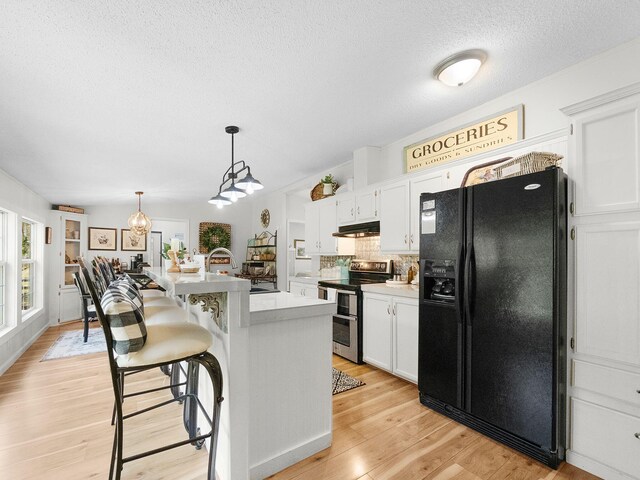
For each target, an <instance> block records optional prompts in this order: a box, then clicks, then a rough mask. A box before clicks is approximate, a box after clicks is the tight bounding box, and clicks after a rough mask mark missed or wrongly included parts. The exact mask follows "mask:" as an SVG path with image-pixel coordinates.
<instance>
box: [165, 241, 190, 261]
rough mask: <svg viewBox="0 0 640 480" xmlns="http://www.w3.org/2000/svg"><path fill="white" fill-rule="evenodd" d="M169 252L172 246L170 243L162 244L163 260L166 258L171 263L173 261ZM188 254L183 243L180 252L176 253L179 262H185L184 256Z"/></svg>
mask: <svg viewBox="0 0 640 480" xmlns="http://www.w3.org/2000/svg"><path fill="white" fill-rule="evenodd" d="M169 250H171V244H170V243H165V242H163V243H162V258H164V259H165V260H168V261H169V262H170V261H171V258H170V257H169ZM186 253H187V248H186V247H185V246H184V245H183V244H182V242H180V250H178V251H177V252H176V257H178V260H184V255H185V254H186Z"/></svg>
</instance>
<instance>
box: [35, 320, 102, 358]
mask: <svg viewBox="0 0 640 480" xmlns="http://www.w3.org/2000/svg"><path fill="white" fill-rule="evenodd" d="M106 351H107V346H106V344H105V341H104V333H102V329H101V328H90V329H89V337H88V338H87V343H84V339H83V338H82V330H75V331H73V332H63V333H61V334H60V336H59V337H58V338H57V339H56V341H55V342H53V345H51V348H49V350H47V353H45V354H44V357H42V360H40V361H41V362H44V361H45V360H54V359H56V358H66V357H75V356H76V355H87V354H89V353H98V352H106Z"/></svg>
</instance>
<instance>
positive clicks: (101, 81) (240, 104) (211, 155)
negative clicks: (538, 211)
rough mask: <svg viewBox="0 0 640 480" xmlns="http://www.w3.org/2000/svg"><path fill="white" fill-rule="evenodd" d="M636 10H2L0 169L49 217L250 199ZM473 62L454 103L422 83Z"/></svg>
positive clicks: (470, 96)
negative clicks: (76, 209)
mask: <svg viewBox="0 0 640 480" xmlns="http://www.w3.org/2000/svg"><path fill="white" fill-rule="evenodd" d="M639 32H640V3H639V2H638V1H637V0H619V1H616V2H615V8H614V7H613V4H612V2H607V1H605V2H603V1H602V0H581V1H580V0H574V1H569V0H536V1H531V0H511V1H509V2H505V1H498V0H488V1H485V2H476V1H467V2H461V1H459V0H455V1H454V0H437V1H436V0H434V1H424V0H420V1H407V0H404V1H388V0H353V1H344V0H340V1H336V0H326V1H313V0H308V1H301V0H279V1H264V0H262V1H240V0H227V1H211V0H207V1H188V2H187V1H184V2H175V1H158V0H137V1H135V2H132V1H128V0H127V1H125V0H93V1H77V0H73V1H70V0H50V1H45V0H33V1H27V0H3V2H2V4H1V5H0V168H1V169H3V170H5V171H7V172H8V173H9V174H11V175H13V176H15V177H16V178H18V179H19V180H20V181H22V182H23V183H25V184H26V185H28V186H29V187H30V188H32V189H33V190H34V191H36V192H38V193H40V194H41V195H43V196H44V197H45V198H46V199H48V200H49V201H51V202H53V203H69V204H77V205H92V204H106V203H122V202H129V203H135V196H134V195H133V192H134V191H135V190H144V191H145V192H146V194H145V197H144V199H143V202H155V201H167V200H176V201H198V200H202V201H204V200H206V199H208V198H209V197H210V196H211V195H212V194H215V193H216V192H217V187H218V184H219V183H220V180H221V176H222V174H223V172H224V170H225V169H226V168H227V167H228V166H229V162H230V136H229V135H227V134H226V133H225V132H224V127H225V126H226V125H232V124H233V125H238V126H239V127H240V129H241V130H240V133H239V134H238V135H236V159H237V160H246V161H247V162H248V163H249V164H250V165H251V169H252V173H253V174H254V176H255V177H256V178H258V179H260V180H261V181H262V182H263V183H264V184H265V186H266V187H267V189H266V191H270V190H273V189H276V188H278V187H282V186H284V185H287V184H289V183H291V182H293V181H296V180H299V179H301V178H303V177H305V176H308V175H311V174H315V173H316V172H318V171H321V170H323V169H325V168H329V167H332V166H334V165H338V164H341V163H343V162H345V161H347V160H349V159H350V158H351V152H352V151H353V150H354V149H356V148H359V147H361V146H364V145H385V144H387V143H389V142H391V141H394V140H397V139H399V138H401V137H403V136H406V135H408V134H410V133H413V132H415V131H417V130H419V129H422V128H424V127H427V126H429V125H431V124H433V123H436V122H438V121H440V120H442V119H444V118H447V117H450V116H452V115H454V114H457V113H460V112H462V111H464V110H465V109H468V108H470V107H473V106H476V105H479V104H481V103H484V102H486V101H487V100H489V99H491V98H495V97H497V96H499V95H501V94H502V93H506V92H508V91H510V90H513V89H515V88H518V87H520V86H523V85H525V84H527V83H530V82H532V81H534V80H536V79H539V78H542V77H544V76H546V75H548V74H550V73H552V72H555V71H557V70H560V69H562V68H564V67H567V66H569V65H572V64H574V63H577V62H579V61H580V60H583V59H585V58H587V57H590V56H592V55H594V54H596V53H599V52H601V51H604V50H606V49H608V48H611V47H613V46H616V45H618V44H620V43H623V42H625V41H628V40H631V39H633V38H635V37H636V36H638V33H639ZM469 48H482V49H484V50H486V51H487V52H488V55H489V58H488V60H487V62H486V64H485V66H484V67H483V68H482V69H481V71H480V74H479V75H478V77H476V79H474V80H473V81H472V82H471V83H469V84H467V85H465V86H464V87H462V88H459V89H455V88H450V87H445V86H443V85H441V84H439V83H438V82H436V81H435V80H433V79H432V78H431V71H432V69H433V66H434V65H435V64H436V63H438V62H439V61H440V60H442V59H443V58H444V57H447V56H448V55H450V54H452V53H455V52H457V51H460V50H465V49H469Z"/></svg>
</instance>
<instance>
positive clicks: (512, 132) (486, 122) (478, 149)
mask: <svg viewBox="0 0 640 480" xmlns="http://www.w3.org/2000/svg"><path fill="white" fill-rule="evenodd" d="M523 130H524V129H523V106H522V105H518V106H516V107H514V108H510V109H509V110H505V111H504V112H501V113H499V114H497V115H492V116H491V117H488V118H484V119H482V120H480V121H477V122H474V123H472V124H470V125H467V126H465V127H463V128H460V129H458V130H453V131H450V132H448V133H445V134H442V135H438V136H437V137H433V138H430V139H428V140H423V141H421V142H418V143H414V144H413V145H409V146H408V147H404V161H405V166H406V172H407V173H410V172H415V171H418V170H422V169H425V168H431V167H435V166H436V165H442V164H443V163H448V162H453V161H455V160H461V159H463V158H465V157H470V156H472V155H478V154H479V153H485V152H490V151H491V150H495V149H497V148H500V147H504V146H506V145H509V144H511V143H515V142H517V141H518V140H522V138H523Z"/></svg>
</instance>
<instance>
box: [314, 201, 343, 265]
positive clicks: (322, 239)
mask: <svg viewBox="0 0 640 480" xmlns="http://www.w3.org/2000/svg"><path fill="white" fill-rule="evenodd" d="M318 214H319V217H320V222H319V223H318V225H319V230H320V232H319V234H318V239H319V242H318V244H319V252H320V253H326V254H328V255H335V254H336V252H337V251H338V243H337V238H336V237H334V236H333V234H334V233H335V232H336V231H337V230H338V226H337V222H336V203H335V202H334V201H333V200H325V201H323V202H322V203H321V204H320V205H319V208H318Z"/></svg>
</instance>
